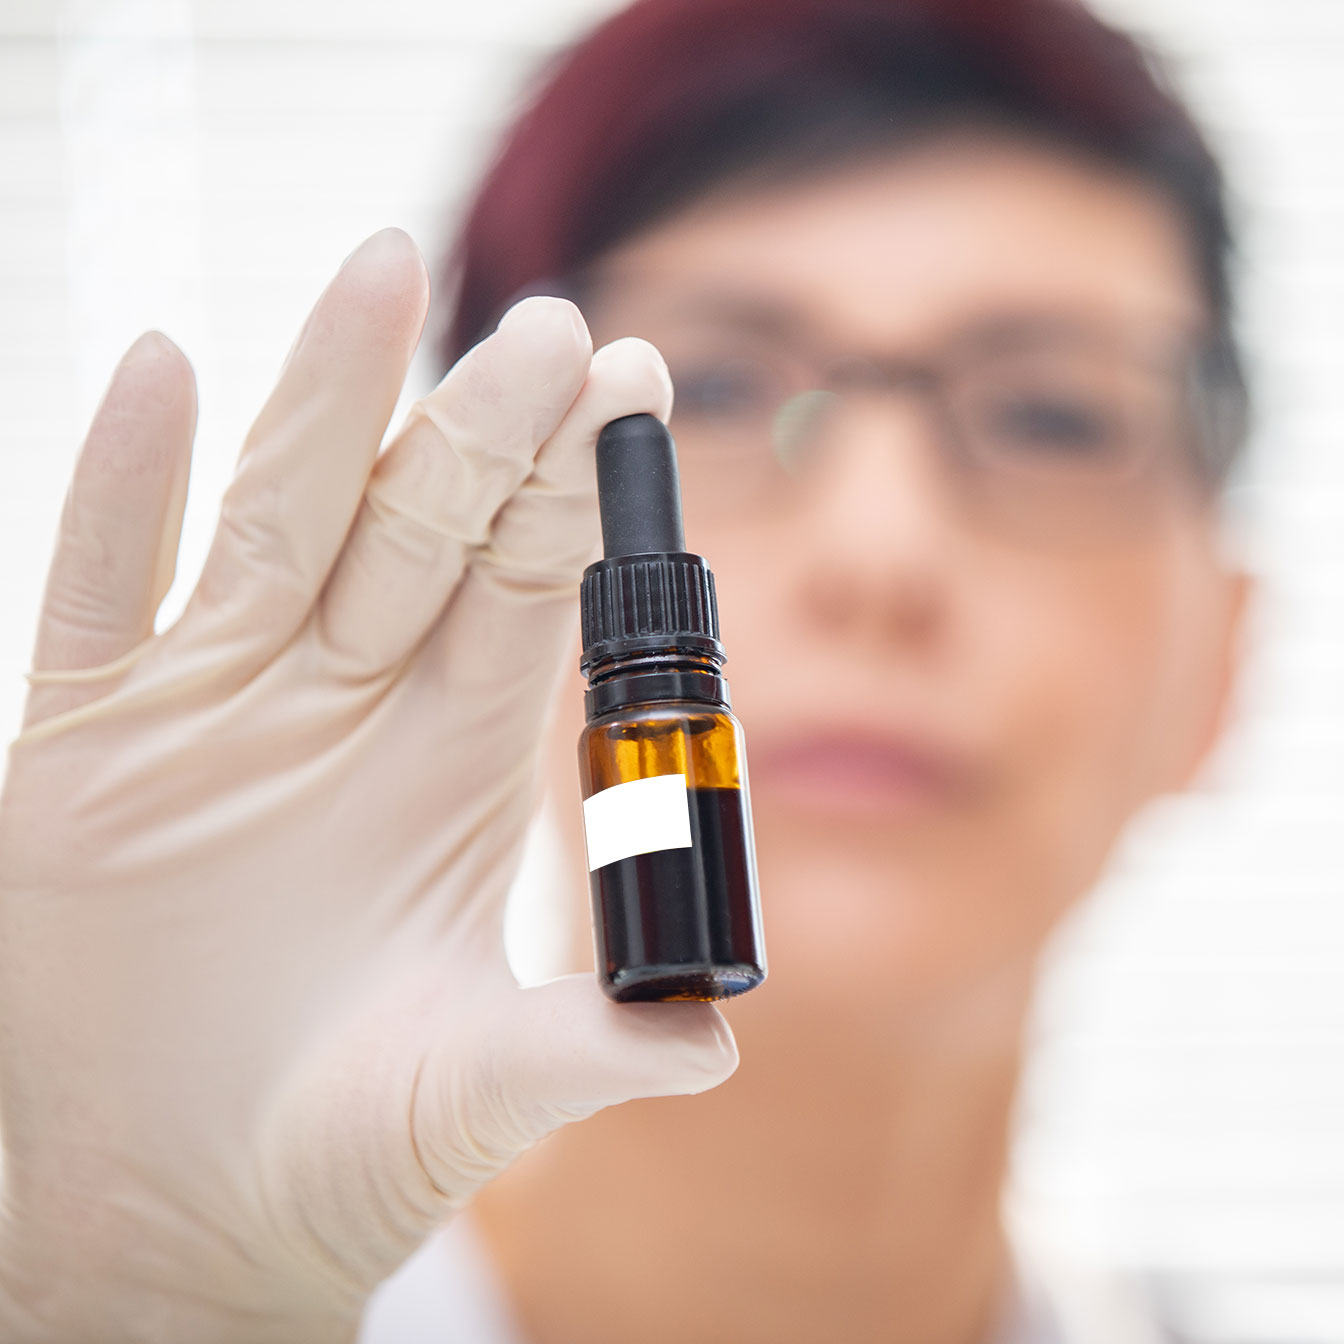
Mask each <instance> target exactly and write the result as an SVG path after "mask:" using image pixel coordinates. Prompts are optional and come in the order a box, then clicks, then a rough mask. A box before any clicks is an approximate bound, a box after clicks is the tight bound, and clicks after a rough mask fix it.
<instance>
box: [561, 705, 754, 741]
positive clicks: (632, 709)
mask: <svg viewBox="0 0 1344 1344" xmlns="http://www.w3.org/2000/svg"><path fill="white" fill-rule="evenodd" d="M640 726H643V727H647V728H649V729H653V730H656V729H659V728H678V729H683V730H684V729H691V730H693V731H697V732H709V731H712V730H714V729H716V728H717V729H723V728H730V729H732V730H733V731H735V732H740V731H741V728H742V723H741V720H740V719H739V718H738V717H737V715H736V714H734V713H733V711H732V710H731V709H727V708H725V707H724V706H722V705H710V704H706V703H705V702H704V701H703V700H658V701H653V702H652V703H646V704H638V705H622V706H620V707H619V708H617V709H611V710H607V711H606V712H605V713H602V714H597V715H595V716H594V717H593V718H591V719H589V720H588V722H587V723H586V724H585V725H584V729H583V732H584V735H585V736H590V735H593V734H601V733H604V732H609V731H610V730H612V729H615V728H624V727H640Z"/></svg>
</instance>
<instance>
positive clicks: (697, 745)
mask: <svg viewBox="0 0 1344 1344" xmlns="http://www.w3.org/2000/svg"><path fill="white" fill-rule="evenodd" d="M597 484H598V505H599V509H600V511H601V517H602V548H603V557H604V558H603V559H601V560H598V561H595V562H594V563H593V564H591V565H589V566H588V568H587V569H586V570H584V572H583V579H582V583H581V587H580V613H581V621H582V630H583V656H582V658H581V660H580V663H579V669H580V671H581V672H583V674H584V675H585V676H586V677H587V678H588V691H587V693H586V695H585V697H584V700H585V709H586V716H587V726H586V727H585V728H584V730H583V733H582V735H581V736H580V738H579V776H580V781H581V784H582V792H583V819H584V835H585V840H586V845H587V854H588V871H589V882H590V886H591V889H592V900H593V933H594V943H595V949H596V959H597V975H598V979H599V981H600V983H601V985H602V988H603V990H604V992H605V993H606V994H607V995H608V996H609V997H611V998H613V999H616V1000H618V1001H621V1002H629V1001H634V1000H670V999H698V1000H709V999H723V998H728V997H729V996H730V995H734V994H741V993H743V992H744V991H746V990H748V989H752V988H754V987H755V986H756V985H758V984H760V983H761V981H762V980H764V979H765V975H766V963H765V947H764V941H763V938H762V934H761V918H760V896H759V891H758V886H757V876H756V849H755V839H754V836H753V833H752V825H751V802H750V797H749V794H748V788H747V758H746V750H745V742H744V738H743V732H742V725H741V723H740V722H739V721H738V719H737V717H736V716H735V715H734V714H733V712H732V709H731V707H730V704H729V698H728V683H727V682H726V681H725V680H724V678H723V674H722V671H721V669H722V667H723V664H724V662H725V661H726V658H727V655H726V653H725V652H724V647H723V645H722V644H721V643H720V641H719V615H718V606H717V603H716V600H715V594H714V576H713V574H712V573H711V572H710V569H709V566H708V564H706V562H705V559H704V557H703V556H700V555H696V554H694V553H692V552H690V551H687V550H686V542H685V537H684V533H683V527H682V517H681V485H680V480H679V477H678V473H677V456H676V448H675V446H674V444H673V442H672V436H671V435H670V434H669V433H668V430H667V426H666V425H664V424H663V422H662V421H661V420H659V419H657V418H656V417H655V416H652V415H627V416H623V417H622V418H621V419H619V420H613V421H612V422H611V423H610V424H608V425H607V426H606V427H605V428H604V429H603V430H602V433H601V434H600V436H599V437H598V441H597Z"/></svg>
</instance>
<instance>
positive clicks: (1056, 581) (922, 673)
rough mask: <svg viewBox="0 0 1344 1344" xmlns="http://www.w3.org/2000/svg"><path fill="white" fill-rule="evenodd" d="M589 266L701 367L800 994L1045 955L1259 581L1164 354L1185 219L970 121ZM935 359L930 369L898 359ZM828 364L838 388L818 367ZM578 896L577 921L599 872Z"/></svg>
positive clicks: (559, 763)
mask: <svg viewBox="0 0 1344 1344" xmlns="http://www.w3.org/2000/svg"><path fill="white" fill-rule="evenodd" d="M596 280H597V286H596V289H595V292H594V296H593V297H592V298H591V299H590V300H589V301H588V302H587V303H586V304H585V311H586V314H587V317H588V320H589V324H590V326H591V328H592V331H593V336H594V341H595V343H602V342H605V341H609V340H612V339H614V338H616V337H618V336H625V335H636V336H641V337H644V338H646V339H648V340H650V341H652V342H653V343H654V344H655V345H657V346H658V347H659V349H660V350H662V352H663V354H664V355H665V357H666V358H667V360H668V364H669V367H670V369H671V372H672V376H673V382H674V385H678V387H679V390H678V404H677V407H676V409H675V410H674V413H673V417H672V421H671V425H672V429H673V432H674V434H675V435H676V437H677V441H678V447H679V453H680V458H681V473H682V483H683V491H684V497H685V521H686V537H687V547H688V549H690V550H693V551H698V552H701V553H703V554H704V555H705V556H706V557H707V558H708V560H709V562H710V564H711V566H712V567H713V569H714V572H715V576H716V580H717V586H718V593H719V601H720V616H721V622H722V630H723V638H724V642H725V645H726V647H727V650H728V655H729V661H728V665H727V668H726V674H727V676H728V678H729V682H730V685H731V688H732V696H733V706H734V709H735V710H736V712H737V713H738V715H739V716H740V718H741V719H742V721H743V723H744V725H745V730H746V738H747V744H748V748H749V763H750V785H751V794H752V803H753V810H754V815H755V824H756V838H757V849H758V857H759V865H760V877H761V892H762V906H763V913H764V919H765V929H766V940H767V950H768V955H769V960H770V970H771V981H772V982H774V993H775V994H776V995H777V996H779V995H789V994H792V995H799V996H801V997H802V999H803V1000H804V1001H805V1002H816V1003H818V1004H821V1003H825V1004H829V1005H832V1006H833V1005H834V1004H835V1003H836V1002H837V1001H838V999H842V1000H843V1001H844V1002H846V1003H848V1004H851V1005H854V1006H855V1007H856V1008H857V1009H859V1010H861V1011H866V1010H868V1009H869V1008H872V1007H873V1006H874V1005H875V1004H878V1003H880V1004H885V1005H890V1004H891V1002H892V1001H893V1000H896V1001H898V1002H901V1003H905V1004H907V1005H908V1004H911V1003H915V1002H921V1001H923V1002H931V1001H932V1000H934V999H937V998H938V997H940V996H942V995H945V994H949V993H957V992H959V991H960V990H962V989H964V988H966V987H967V986H969V985H970V984H972V983H974V982H975V981H977V980H979V979H981V978H983V977H986V976H988V975H991V974H992V973H993V972H994V970H995V969H996V968H999V967H1002V966H1004V965H1005V964H1006V963H1010V962H1015V963H1022V962H1024V961H1029V959H1030V958H1031V956H1032V955H1033V954H1034V953H1035V951H1036V950H1037V949H1038V948H1039V946H1040V944H1041V942H1042V940H1043V939H1044V937H1045V935H1046V933H1047V932H1048V930H1049V929H1050V927H1051V925H1052V924H1053V923H1054V922H1055V920H1056V919H1057V918H1058V916H1059V915H1060V914H1061V913H1062V912H1063V911H1064V910H1065V909H1066V907H1067V906H1068V905H1069V904H1070V903H1071V902H1072V901H1073V900H1074V899H1075V898H1076V897H1078V896H1079V894H1080V893H1082V892H1083V891H1085V890H1086V889H1087V888H1088V886H1089V885H1090V884H1091V883H1092V882H1093V880H1094V879H1095V877H1096V875H1097V873H1098V870H1099V868H1100V866H1101V864H1102V861H1103V859H1104V857H1105V855H1106V852H1107V850H1108V849H1109V848H1110V846H1111V845H1112V842H1113V841H1114V840H1115V838H1116V835H1117V833H1118V832H1119V830H1120V829H1121V827H1122V826H1123V825H1124V823H1125V821H1126V820H1127V819H1128V818H1129V817H1130V815H1131V814H1132V813H1133V812H1134V811H1135V809H1136V808H1137V807H1138V806H1139V805H1140V804H1141V803H1143V802H1144V801H1145V800H1146V799H1148V798H1149V797H1151V796H1152V795H1154V794H1155V793H1157V792H1160V791H1163V790H1168V789H1172V788H1177V787H1180V786H1181V785H1182V784H1183V783H1184V782H1185V780H1186V779H1187V777H1188V776H1189V774H1190V773H1191V771H1192V770H1193V769H1194V768H1195V767H1196V766H1197V765H1198V763H1199V761H1200V758H1201V757H1202V755H1203V754H1204V752H1205V751H1206V749H1207V748H1208V746H1209V745H1210V743H1211V741H1212V739H1213V737H1214V735H1215V732H1216V727H1217V723H1218V719H1219V715H1220V713H1221V710H1222V706H1223V702H1224V698H1225V694H1226V689H1227V682H1228V678H1229V668H1230V663H1231V658H1232V653H1231V650H1232V648H1233V645H1234V642H1235V638H1234V637H1235V630H1236V624H1237V615H1238V612H1239V609H1240V605H1241V588H1242V584H1241V581H1240V580H1239V578H1238V577H1237V576H1235V575H1232V574H1230V573H1229V572H1228V571H1227V570H1226V569H1225V568H1224V566H1223V564H1222V563H1221V562H1220V559H1219V555H1218V552H1217V547H1216V536H1215V527H1214V522H1215V520H1214V517H1213V514H1212V511H1211V509H1210V507H1209V506H1208V505H1207V504H1204V503H1201V502H1200V498H1199V496H1198V493H1197V491H1196V490H1194V489H1193V488H1192V486H1191V479H1190V476H1189V473H1188V472H1187V471H1186V470H1185V469H1184V464H1185V461H1186V459H1185V458H1184V456H1183V454H1184V453H1186V452H1187V451H1188V439H1187V438H1186V437H1184V435H1183V432H1182V431H1183V430H1184V428H1185V426H1184V424H1183V422H1182V421H1181V418H1180V414H1179V410H1180V406H1181V402H1180V395H1179V392H1180V386H1179V382H1178V380H1177V379H1176V377H1175V375H1173V374H1172V373H1171V372H1170V371H1169V369H1168V368H1167V367H1165V366H1164V367H1162V368H1160V369H1159V368H1158V367H1157V365H1156V364H1152V363H1149V362H1148V361H1149V360H1150V358H1153V357H1155V356H1157V355H1160V354H1161V353H1162V352H1166V351H1169V350H1176V349H1179V348H1180V346H1181V342H1182V341H1183V340H1184V339H1186V338H1188V337H1189V336H1191V334H1192V333H1197V332H1198V331H1199V330H1200V327H1201V323H1202V320H1203V307H1202V304H1201V300H1200V296H1199V291H1198V288H1197V286H1196V284H1195V281H1194V279H1193V268H1192V262H1191V257H1190V254H1189V249H1188V244H1187V241H1186V235H1185V233H1184V231H1183V228H1182V226H1181V223H1180V221H1179V219H1178V218H1177V217H1176V216H1175V214H1174V213H1173V211H1172V209H1171V207H1169V206H1168V205H1167V204H1166V203H1165V202H1164V201H1163V199H1162V198H1161V197H1159V196H1158V195H1157V194H1156V193H1155V192H1153V191H1152V190H1150V189H1148V188H1146V187H1145V186H1143V185H1141V184H1139V183H1136V182H1135V181H1132V180H1129V179H1127V178H1125V177H1123V176H1121V175H1119V174H1117V173H1115V172H1112V171H1107V170H1103V169H1101V168H1098V167H1094V166H1091V165H1089V164H1086V163H1083V162H1082V161H1079V160H1074V159H1072V158H1070V157H1067V156H1065V155H1064V154H1063V153H1062V152H1055V151H1051V150H1049V149H1046V148H1041V147H1034V146H1031V145H1029V144H1026V143H1021V142H1014V141H1012V140H1009V139H1006V138H1002V139H994V138H988V137H984V138H979V139H976V138H972V137H970V136H969V135H963V136H960V137H956V138H951V139H947V140H944V141H943V142H941V143H936V144H935V143H930V144H929V145H928V146H927V147H925V148H922V149H918V150H912V151H907V152H906V153H904V154H900V155H893V156H892V157H890V158H885V159H875V160H872V161H866V162H863V163H861V164H855V165H850V166H847V167H843V168H840V167H838V168H836V169H834V170H833V171H831V172H828V173H826V174H825V175H813V176H809V177H807V178H806V179H797V180H793V181H790V182H788V183H785V184H779V185H774V186H770V187H756V188H753V189H751V190H748V189H745V188H739V189H737V190H735V191H724V192H720V193H716V194H715V195H713V196H712V197H709V198H706V199H703V200H702V201H700V202H698V203H696V204H695V205H693V206H691V207H689V208H687V209H686V210H684V211H683V212H682V213H680V214H678V215H676V216H675V217H672V218H669V219H667V220H666V221H665V222H660V223H658V224H656V225H654V226H651V227H650V228H648V229H647V230H646V231H644V232H643V233H641V234H639V235H638V236H636V237H633V238H631V239H630V240H628V241H627V242H625V243H623V244H622V245H620V246H619V248H617V249H616V250H614V251H612V252H611V253H609V254H608V255H607V256H606V257H605V258H604V259H603V262H602V265H601V266H600V268H599V269H598V271H597V275H596ZM847 357H857V359H858V361H860V362H855V361H854V359H850V360H849V362H848V363H846V362H845V360H846V358H847ZM929 365H932V366H934V367H935V368H936V369H939V370H942V373H941V375H940V376H941V377H942V380H943V381H942V382H941V384H937V385H938V386H939V387H941V389H942V391H941V392H940V393H931V392H930V391H929V390H928V388H929V387H930V386H932V385H933V384H930V383H928V382H927V381H926V382H923V383H921V382H920V381H919V380H918V377H916V378H914V379H911V380H907V381H900V382H897V383H895V384H891V385H884V384H882V382H881V381H880V380H877V379H875V378H874V377H873V376H872V370H873V369H874V368H876V367H879V366H881V367H892V368H896V367H900V368H920V367H926V366H929ZM828 370H829V371H830V372H831V373H832V374H836V375H837V376H838V378H839V380H840V381H839V382H838V383H835V384H834V386H836V387H837V388H840V389H848V390H847V391H842V392H841V394H840V395H839V396H838V397H837V396H836V395H835V394H834V393H831V394H827V393H824V392H822V393H819V394H815V395H809V394H806V393H803V395H798V394H799V393H800V392H803V389H806V388H809V387H811V386H813V385H815V384H816V383H817V382H819V381H822V380H824V379H825V378H826V377H827V371H828ZM855 370H857V371H858V372H857V374H856V373H855ZM837 371H838V373H837ZM846 371H847V372H846ZM936 377H937V376H935V382H936ZM939 396H941V397H942V398H943V400H942V401H941V402H940V401H939V400H938V397H939ZM785 403H787V405H786V404H785ZM948 406H950V407H951V410H950V411H949V410H948V409H947V408H948ZM776 412H779V413H780V415H779V417H776V414H775V413H776ZM948 415H950V416H951V421H950V422H949V421H948V420H947V419H946V418H945V417H946V416H948ZM776 419H778V423H777V424H774V429H775V431H776V432H775V437H774V438H773V439H772V437H771V430H772V421H774V420H776ZM950 424H951V425H954V426H955V430H953V429H952V428H949V425H950ZM581 700H582V696H581V683H580V682H579V680H578V678H577V677H576V684H575V685H574V686H573V687H572V688H570V690H569V691H568V693H567V694H565V695H564V697H563V699H562V711H561V714H560V716H559V719H558V721H557V723H556V738H555V743H554V747H555V757H554V771H555V775H554V784H555V787H556V788H557V790H558V791H559V793H558V796H559V797H560V798H561V799H563V798H565V797H568V796H572V795H573V791H574V788H575V787H576V785H575V778H574V772H575V762H574V750H575V747H574V744H575V740H576V738H577V736H578V733H579V730H580V727H581V724H582V707H581ZM563 811H564V813H565V817H566V821H567V824H568V825H569V826H570V828H571V829H570V833H569V836H568V841H569V843H570V844H571V845H572V846H573V847H574V851H575V853H576V855H581V854H582V852H583V851H582V842H581V837H580V835H579V833H578V830H577V813H578V809H577V807H575V808H573V809H563ZM571 812H572V813H573V816H571V815H570V814H571ZM576 870H577V871H580V872H581V871H583V868H582V864H581V863H580V864H578V865H577V868H576ZM583 900H584V901H585V902H586V893H585V894H584V895H583ZM576 927H577V929H578V930H579V932H578V935H577V936H578V940H579V943H578V944H577V945H582V946H583V947H585V948H587V946H588V940H589V937H590V935H589V932H588V922H587V915H586V905H585V906H584V907H583V915H582V917H581V918H580V919H579V921H578V922H577V925H576ZM577 945H576V946H577ZM763 992H764V991H763ZM753 997H755V996H753Z"/></svg>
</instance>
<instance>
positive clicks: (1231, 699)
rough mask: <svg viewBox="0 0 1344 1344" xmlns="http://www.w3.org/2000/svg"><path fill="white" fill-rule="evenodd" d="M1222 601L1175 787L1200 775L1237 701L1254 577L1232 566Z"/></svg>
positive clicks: (1185, 786) (1185, 785)
mask: <svg viewBox="0 0 1344 1344" xmlns="http://www.w3.org/2000/svg"><path fill="white" fill-rule="evenodd" d="M1221 583H1222V588H1223V602H1222V603H1221V604H1220V608H1219V610H1218V611H1217V612H1216V614H1215V615H1214V616H1213V617H1212V618H1211V620H1212V622H1213V628H1212V629H1211V630H1210V632H1209V640H1210V646H1211V647H1210V648H1209V649H1208V653H1207V657H1208V664H1207V668H1208V670H1207V673H1206V675H1205V678H1204V686H1203V688H1202V689H1201V701H1202V703H1201V705H1200V706H1199V708H1198V710H1197V717H1196V722H1195V728H1194V731H1193V732H1192V733H1191V735H1190V739H1189V745H1188V748H1187V751H1186V753H1185V759H1184V760H1182V761H1178V762H1177V763H1176V768H1177V778H1176V779H1175V780H1174V781H1173V786H1174V788H1175V789H1176V790H1184V789H1188V788H1189V787H1190V786H1191V785H1192V784H1193V783H1194V782H1195V780H1196V779H1198V777H1199V775H1200V773H1201V771H1202V770H1203V769H1204V766H1205V764H1206V763H1207V762H1208V759H1209V757H1210V756H1211V755H1212V754H1213V751H1214V748H1215V747H1216V746H1217V745H1218V743H1219V742H1220V741H1221V740H1222V737H1223V734H1224V732H1225V731H1226V729H1227V725H1228V720H1229V719H1230V718H1231V715H1232V708H1233V705H1234V704H1235V701H1236V690H1237V682H1238V673H1239V671H1240V668H1241V662H1242V646H1243V642H1244V640H1245V635H1246V613H1247V610H1248V609H1249V607H1250V605H1251V601H1252V599H1253V597H1254V594H1255V581H1254V579H1252V577H1251V576H1250V575H1249V574H1248V573H1246V571H1245V570H1242V569H1229V570H1227V571H1226V572H1225V573H1224V574H1223V575H1222V578H1221Z"/></svg>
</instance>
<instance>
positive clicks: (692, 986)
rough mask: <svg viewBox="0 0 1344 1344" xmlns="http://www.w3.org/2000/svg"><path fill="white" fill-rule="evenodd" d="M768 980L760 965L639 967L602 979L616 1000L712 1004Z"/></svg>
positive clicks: (604, 989) (607, 991)
mask: <svg viewBox="0 0 1344 1344" xmlns="http://www.w3.org/2000/svg"><path fill="white" fill-rule="evenodd" d="M764 979H765V972H764V971H763V970H762V969H761V968H760V967H759V966H753V965H750V964H748V963H739V964H737V965H728V966H696V965H685V964H683V965H668V966H640V967H637V968H636V969H634V970H628V971H618V972H617V973H616V974H615V975H614V976H612V977H611V978H610V979H606V978H602V992H603V993H604V994H606V996H607V997H608V998H610V999H615V1000H616V1002H617V1003H678V1002H687V1001H691V1002H696V1003H711V1002H713V1001H714V1000H715V999H731V998H733V997H734V996H735V995H737V994H745V993H746V992H747V991H748V990H749V989H755V988H756V986H757V985H759V984H760V983H761V981H763V980H764Z"/></svg>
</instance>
